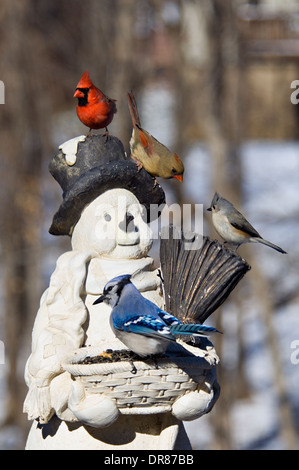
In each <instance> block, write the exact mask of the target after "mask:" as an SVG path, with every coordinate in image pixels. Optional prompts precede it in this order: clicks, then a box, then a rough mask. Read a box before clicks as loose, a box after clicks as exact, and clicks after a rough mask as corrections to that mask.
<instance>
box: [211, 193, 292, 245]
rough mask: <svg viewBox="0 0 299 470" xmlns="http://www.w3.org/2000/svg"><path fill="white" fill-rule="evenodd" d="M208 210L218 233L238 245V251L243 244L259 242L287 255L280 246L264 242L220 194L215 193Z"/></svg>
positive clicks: (227, 240)
mask: <svg viewBox="0 0 299 470" xmlns="http://www.w3.org/2000/svg"><path fill="white" fill-rule="evenodd" d="M207 210H208V211H212V221H213V225H214V227H215V230H216V232H217V233H218V234H219V235H220V236H221V238H223V240H224V241H226V242H228V243H232V244H235V245H237V246H236V249H237V248H238V246H239V245H241V244H242V243H248V242H258V243H263V244H264V245H267V246H270V247H271V248H274V250H276V251H279V252H280V253H286V251H284V250H283V249H282V248H280V247H279V246H277V245H274V244H273V243H271V242H268V241H267V240H264V239H263V238H262V237H261V236H260V234H259V233H258V232H257V231H256V230H255V228H253V227H252V225H251V224H250V223H249V222H248V220H246V219H245V217H244V216H243V215H242V214H241V212H239V211H237V209H236V208H235V207H234V206H233V205H232V203H231V202H229V201H227V200H226V199H224V198H223V197H221V196H220V195H219V194H218V193H215V195H214V197H213V199H212V202H211V206H210V207H209V208H208V209H207Z"/></svg>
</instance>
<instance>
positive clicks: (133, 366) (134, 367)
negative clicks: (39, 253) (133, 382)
mask: <svg viewBox="0 0 299 470" xmlns="http://www.w3.org/2000/svg"><path fill="white" fill-rule="evenodd" d="M130 364H131V366H132V369H131V374H134V375H135V374H136V373H137V368H136V366H135V364H134V362H133V361H132V360H130Z"/></svg>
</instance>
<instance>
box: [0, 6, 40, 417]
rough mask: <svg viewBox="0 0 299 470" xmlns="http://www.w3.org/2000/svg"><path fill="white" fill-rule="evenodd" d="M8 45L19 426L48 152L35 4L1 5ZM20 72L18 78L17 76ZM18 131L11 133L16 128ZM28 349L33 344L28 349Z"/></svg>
mask: <svg viewBox="0 0 299 470" xmlns="http://www.w3.org/2000/svg"><path fill="white" fill-rule="evenodd" d="M2 15H3V17H2V22H3V23H5V30H3V31H4V34H5V36H6V37H5V40H4V41H2V42H1V57H2V65H3V75H2V78H3V81H4V83H5V85H6V88H5V91H6V97H5V98H6V104H5V106H4V107H3V114H2V117H1V119H2V122H1V133H0V136H1V154H2V165H3V166H4V168H5V186H3V187H2V205H1V246H2V265H3V278H4V292H5V297H4V311H5V313H4V316H5V337H4V342H5V350H6V367H7V368H6V370H7V388H8V403H7V408H6V410H7V414H6V420H5V421H6V423H10V424H19V425H20V424H22V423H24V421H25V419H26V418H25V416H24V415H23V414H22V403H23V400H24V397H25V393H26V388H25V384H24V380H23V377H22V375H20V373H19V370H20V369H21V370H22V369H24V359H25V358H26V357H27V356H28V354H29V349H26V343H25V341H24V340H25V339H27V338H26V336H27V334H28V331H27V327H28V322H29V320H32V318H33V316H34V314H35V312H36V311H37V308H38V301H39V297H40V293H41V287H42V286H41V283H40V282H39V280H40V279H41V271H40V269H41V266H40V262H39V257H40V251H39V248H40V245H41V240H40V237H41V222H42V220H41V218H40V214H41V194H40V175H41V161H42V155H43V148H45V146H46V144H47V143H48V142H47V137H46V136H47V124H48V122H47V116H49V111H48V103H47V101H46V96H47V95H46V94H45V93H44V90H43V88H42V83H40V81H39V78H38V77H39V76H40V74H39V72H40V70H39V68H38V67H39V65H40V64H39V63H38V62H37V61H36V60H35V54H36V53H37V52H38V50H39V48H41V47H42V44H41V43H40V42H37V41H36V39H37V38H36V37H35V35H34V32H33V31H32V29H31V28H30V22H31V19H32V17H33V15H34V9H33V4H32V2H28V1H24V2H18V1H16V0H9V1H5V2H4V3H2ZM20 74H21V77H20ZM12 129H13V131H12ZM27 347H28V344H27Z"/></svg>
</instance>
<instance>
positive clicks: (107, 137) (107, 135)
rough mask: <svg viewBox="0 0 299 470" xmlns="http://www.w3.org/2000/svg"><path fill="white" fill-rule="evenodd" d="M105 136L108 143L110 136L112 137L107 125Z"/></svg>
mask: <svg viewBox="0 0 299 470" xmlns="http://www.w3.org/2000/svg"><path fill="white" fill-rule="evenodd" d="M103 137H105V143H106V142H107V140H108V139H109V137H110V134H109V131H108V129H107V127H106V131H105V132H104V134H103Z"/></svg>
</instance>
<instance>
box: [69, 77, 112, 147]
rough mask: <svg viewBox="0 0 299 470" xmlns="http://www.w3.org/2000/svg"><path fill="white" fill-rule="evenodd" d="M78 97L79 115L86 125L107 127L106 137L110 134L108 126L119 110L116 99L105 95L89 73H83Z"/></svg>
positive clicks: (78, 88) (76, 95) (100, 127)
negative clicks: (95, 84)
mask: <svg viewBox="0 0 299 470" xmlns="http://www.w3.org/2000/svg"><path fill="white" fill-rule="evenodd" d="M74 98H78V104H77V115H78V118H79V119H80V121H81V122H83V124H85V126H87V127H89V132H90V131H91V129H103V128H104V127H105V128H106V132H105V134H104V135H106V139H107V138H108V136H109V132H108V129H107V126H109V124H110V123H111V121H112V119H113V115H114V114H115V113H116V112H117V109H116V104H115V101H116V100H113V99H112V98H108V96H106V95H104V93H102V92H101V90H99V89H98V88H97V87H95V86H94V84H93V83H92V81H91V80H90V77H89V73H88V72H87V71H86V72H84V73H83V75H82V77H81V80H80V82H79V83H78V85H77V88H76V91H75V93H74Z"/></svg>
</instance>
